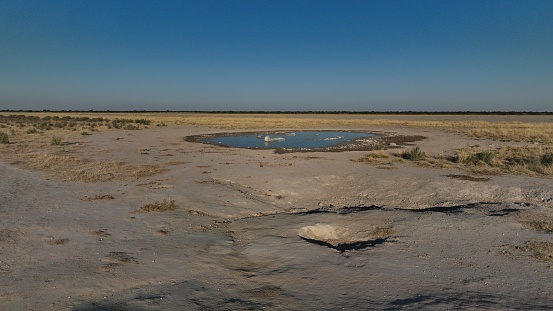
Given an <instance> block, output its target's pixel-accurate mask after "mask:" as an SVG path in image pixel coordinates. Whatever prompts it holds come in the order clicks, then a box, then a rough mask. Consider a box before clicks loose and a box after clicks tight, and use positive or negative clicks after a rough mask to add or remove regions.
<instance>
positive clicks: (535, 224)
mask: <svg viewBox="0 0 553 311" xmlns="http://www.w3.org/2000/svg"><path fill="white" fill-rule="evenodd" d="M521 223H522V225H524V226H525V227H527V228H529V229H532V230H535V231H539V232H548V233H551V232H553V221H551V220H536V221H523V222H521Z"/></svg>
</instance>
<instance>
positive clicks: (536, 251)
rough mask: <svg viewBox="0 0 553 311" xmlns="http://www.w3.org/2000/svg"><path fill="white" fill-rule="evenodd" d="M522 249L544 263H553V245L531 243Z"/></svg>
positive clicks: (539, 242)
mask: <svg viewBox="0 0 553 311" xmlns="http://www.w3.org/2000/svg"><path fill="white" fill-rule="evenodd" d="M521 248H522V249H523V250H524V251H526V252H527V253H528V254H530V256H532V257H534V258H537V259H539V260H543V261H553V243H550V242H544V241H529V242H527V243H526V245H524V246H523V247H521Z"/></svg>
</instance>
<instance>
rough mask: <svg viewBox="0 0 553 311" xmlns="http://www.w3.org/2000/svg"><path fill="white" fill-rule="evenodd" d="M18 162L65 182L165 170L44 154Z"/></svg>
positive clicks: (135, 176)
mask: <svg viewBox="0 0 553 311" xmlns="http://www.w3.org/2000/svg"><path fill="white" fill-rule="evenodd" d="M17 161H18V162H17V164H18V165H20V166H23V167H25V168H28V169H33V170H41V171H45V172H47V173H48V174H50V175H52V176H55V177H57V178H60V179H63V180H66V181H81V182H106V181H114V180H136V179H139V178H143V177H149V176H152V175H155V174H158V173H161V172H164V171H166V169H165V168H162V167H159V166H157V165H132V164H128V163H125V162H117V161H107V162H101V161H94V160H90V159H86V158H81V157H74V156H67V155H59V154H50V153H45V152H39V153H31V154H26V155H21V156H20V157H19V159H18V160H17Z"/></svg>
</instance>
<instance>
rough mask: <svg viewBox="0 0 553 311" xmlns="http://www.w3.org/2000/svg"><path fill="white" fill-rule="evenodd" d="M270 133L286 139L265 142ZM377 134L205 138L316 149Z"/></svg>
mask: <svg viewBox="0 0 553 311" xmlns="http://www.w3.org/2000/svg"><path fill="white" fill-rule="evenodd" d="M266 135H269V137H270V138H271V139H282V138H283V139H284V140H281V141H270V142H265V141H264V138H265V136H266ZM372 136H375V134H370V133H361V132H340V131H336V132H324V131H320V132H315V131H313V132H311V131H307V132H286V133H284V132H283V133H278V134H267V133H266V132H259V133H248V134H244V135H239V136H218V137H213V138H210V139H207V140H205V142H207V143H212V144H217V145H222V146H226V147H236V148H259V149H276V148H289V149H316V148H326V147H332V146H336V145H340V144H344V143H347V142H349V141H352V140H355V139H359V138H364V137H372Z"/></svg>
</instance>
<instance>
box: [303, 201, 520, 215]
mask: <svg viewBox="0 0 553 311" xmlns="http://www.w3.org/2000/svg"><path fill="white" fill-rule="evenodd" d="M497 204H500V203H494V202H479V203H470V204H464V205H455V206H434V207H427V208H419V209H408V208H393V209H389V210H396V211H404V212H412V213H433V212H436V213H445V214H458V213H462V212H463V211H464V210H467V209H475V208H478V207H482V206H486V205H497ZM375 210H386V208H384V207H381V206H377V205H368V206H367V205H357V206H343V207H336V206H334V205H332V204H330V205H326V206H322V207H319V208H317V209H314V210H310V211H306V212H299V213H296V214H299V215H313V214H323V213H334V214H340V215H345V214H350V213H361V212H367V211H375ZM517 211H519V209H516V208H505V209H502V210H494V211H490V214H489V216H505V215H508V214H509V213H512V212H517Z"/></svg>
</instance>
